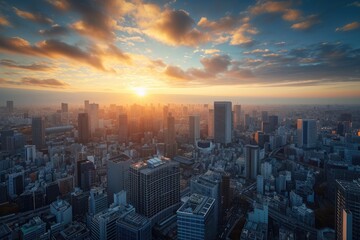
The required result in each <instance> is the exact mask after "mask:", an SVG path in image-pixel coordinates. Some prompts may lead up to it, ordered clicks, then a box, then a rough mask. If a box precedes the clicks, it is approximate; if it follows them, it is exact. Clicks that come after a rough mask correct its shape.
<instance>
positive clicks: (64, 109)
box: [61, 103, 69, 113]
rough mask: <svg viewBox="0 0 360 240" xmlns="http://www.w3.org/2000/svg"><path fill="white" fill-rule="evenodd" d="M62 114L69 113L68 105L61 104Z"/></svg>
mask: <svg viewBox="0 0 360 240" xmlns="http://www.w3.org/2000/svg"><path fill="white" fill-rule="evenodd" d="M61 112H63V113H67V112H69V105H68V104H67V103H61Z"/></svg>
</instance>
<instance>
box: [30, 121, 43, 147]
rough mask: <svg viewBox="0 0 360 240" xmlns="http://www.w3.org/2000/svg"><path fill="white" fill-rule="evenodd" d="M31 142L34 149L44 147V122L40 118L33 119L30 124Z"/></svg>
mask: <svg viewBox="0 0 360 240" xmlns="http://www.w3.org/2000/svg"><path fill="white" fill-rule="evenodd" d="M31 132H32V141H33V145H35V146H36V148H38V149H39V148H42V147H43V146H44V145H45V121H44V118H42V117H33V118H32V123H31Z"/></svg>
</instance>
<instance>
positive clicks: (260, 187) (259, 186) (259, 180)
mask: <svg viewBox="0 0 360 240" xmlns="http://www.w3.org/2000/svg"><path fill="white" fill-rule="evenodd" d="M256 192H257V193H260V194H264V177H263V176H262V175H257V177H256Z"/></svg>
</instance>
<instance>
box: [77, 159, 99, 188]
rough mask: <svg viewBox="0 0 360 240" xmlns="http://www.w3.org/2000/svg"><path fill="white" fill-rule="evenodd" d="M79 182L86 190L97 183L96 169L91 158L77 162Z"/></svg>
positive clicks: (79, 185)
mask: <svg viewBox="0 0 360 240" xmlns="http://www.w3.org/2000/svg"><path fill="white" fill-rule="evenodd" d="M76 164H77V171H78V172H77V178H78V179H77V182H78V187H80V188H81V189H82V190H84V191H89V190H90V188H91V187H92V186H93V185H94V184H95V180H96V179H95V177H96V170H95V166H94V163H93V162H91V161H89V160H82V161H78V162H77V163H76Z"/></svg>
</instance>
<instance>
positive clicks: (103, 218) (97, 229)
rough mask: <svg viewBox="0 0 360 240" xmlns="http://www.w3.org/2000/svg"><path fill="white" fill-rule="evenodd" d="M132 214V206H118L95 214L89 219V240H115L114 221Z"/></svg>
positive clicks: (133, 210)
mask: <svg viewBox="0 0 360 240" xmlns="http://www.w3.org/2000/svg"><path fill="white" fill-rule="evenodd" d="M133 212H135V209H134V207H133V206H131V205H120V206H115V207H110V208H108V209H106V210H104V211H102V212H99V213H97V214H96V215H95V216H94V217H92V219H91V239H93V240H115V239H116V237H117V236H116V235H117V233H116V230H117V229H116V221H117V220H118V219H119V218H123V217H125V216H126V215H127V214H130V213H133ZM121 239H123V238H121Z"/></svg>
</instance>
